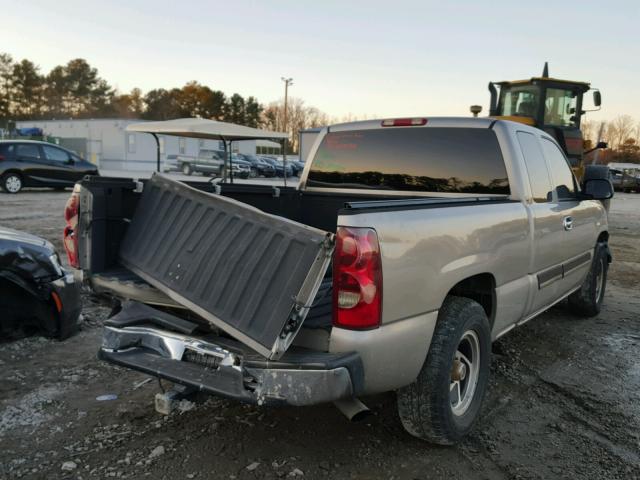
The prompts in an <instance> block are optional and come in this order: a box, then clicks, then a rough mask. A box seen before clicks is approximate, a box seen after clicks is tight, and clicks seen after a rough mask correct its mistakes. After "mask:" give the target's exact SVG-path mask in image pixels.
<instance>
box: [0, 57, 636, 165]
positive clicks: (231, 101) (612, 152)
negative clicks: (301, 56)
mask: <svg viewBox="0 0 640 480" xmlns="http://www.w3.org/2000/svg"><path fill="white" fill-rule="evenodd" d="M109 117H118V118H142V119H145V120H169V119H173V118H183V117H202V118H210V119H214V120H219V121H225V122H231V123H237V124H240V125H246V126H249V127H256V128H265V129H268V130H274V131H284V130H285V125H284V124H285V122H284V102H283V100H282V99H280V100H278V101H275V102H271V103H269V104H267V105H266V106H265V105H263V104H262V103H260V102H259V101H258V99H257V98H255V97H254V96H248V97H246V98H245V97H243V96H242V95H240V94H238V93H234V94H232V95H230V96H229V95H227V94H225V93H224V92H222V91H220V90H215V89H212V88H210V87H208V86H207V85H202V84H200V83H198V82H197V81H191V82H188V83H186V84H185V85H184V86H183V87H182V88H170V89H165V88H155V89H152V90H150V91H148V92H146V93H144V92H142V90H140V89H139V88H133V89H132V90H131V91H130V92H128V93H123V92H118V91H117V90H116V89H114V88H113V87H111V85H110V84H109V83H108V82H107V80H105V79H104V78H102V77H101V76H100V75H99V73H98V70H97V69H96V68H95V67H92V66H91V65H90V64H89V63H88V62H87V61H86V60H84V59H82V58H76V59H73V60H70V61H68V62H67V63H66V64H65V65H58V66H56V67H54V68H52V69H51V71H49V72H48V73H42V72H41V70H40V68H39V67H38V66H37V65H36V64H35V63H34V62H32V61H31V60H28V59H23V60H20V61H16V60H14V59H13V58H12V57H11V55H9V54H7V53H0V128H7V127H8V126H9V123H10V122H15V121H16V120H38V119H47V120H50V119H69V118H109ZM357 119H358V118H357V117H355V116H353V115H351V114H350V115H348V116H346V117H343V118H336V117H330V116H328V115H327V114H326V113H324V112H322V111H320V110H318V109H317V108H315V107H312V106H308V105H306V104H305V102H304V101H303V100H301V99H299V98H289V101H288V104H287V128H286V130H287V131H288V133H289V138H290V143H289V150H290V151H293V152H297V151H298V132H299V131H300V130H304V129H307V128H315V127H320V126H324V125H329V124H332V123H338V122H345V121H347V122H348V121H354V120H357ZM582 130H583V133H584V138H585V140H587V148H589V145H595V143H596V141H597V140H598V134H599V133H600V132H602V135H601V138H600V140H604V141H607V142H608V143H609V149H607V150H606V151H604V152H601V153H600V155H599V159H600V160H599V161H602V162H603V163H608V162H611V161H619V162H633V163H640V122H638V121H636V120H634V119H633V118H632V117H630V116H629V115H620V116H618V117H616V118H614V119H613V120H611V121H608V122H592V121H588V120H585V121H583V123H582Z"/></svg>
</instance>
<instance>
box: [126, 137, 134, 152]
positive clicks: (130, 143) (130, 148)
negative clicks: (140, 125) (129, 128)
mask: <svg viewBox="0 0 640 480" xmlns="http://www.w3.org/2000/svg"><path fill="white" fill-rule="evenodd" d="M127 152H128V153H136V135H135V133H130V134H129V135H127Z"/></svg>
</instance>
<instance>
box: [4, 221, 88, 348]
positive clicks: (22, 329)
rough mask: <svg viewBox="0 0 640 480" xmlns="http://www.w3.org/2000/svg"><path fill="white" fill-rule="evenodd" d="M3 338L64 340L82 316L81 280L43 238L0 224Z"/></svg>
mask: <svg viewBox="0 0 640 480" xmlns="http://www.w3.org/2000/svg"><path fill="white" fill-rule="evenodd" d="M0 299H2V300H1V301H0V337H1V338H7V337H10V336H16V335H21V334H28V333H31V332H32V331H36V330H37V331H40V332H42V333H44V334H45V335H47V336H51V337H57V338H59V339H65V338H67V337H69V336H70V335H71V334H72V333H73V332H74V331H75V329H76V326H77V323H78V318H79V316H80V310H81V302H80V284H79V282H76V280H75V279H74V276H73V274H72V273H71V272H68V271H67V270H65V269H64V268H63V267H62V266H61V263H60V258H59V257H58V254H57V253H56V251H55V249H54V248H53V245H51V243H49V242H48V241H46V240H45V239H43V238H40V237H37V236H35V235H31V234H28V233H24V232H19V231H17V230H11V229H8V228H3V227H0Z"/></svg>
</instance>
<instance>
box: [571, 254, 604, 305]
mask: <svg viewBox="0 0 640 480" xmlns="http://www.w3.org/2000/svg"><path fill="white" fill-rule="evenodd" d="M608 270H609V254H608V252H607V244H606V243H598V244H597V245H596V248H595V251H594V254H593V260H592V262H591V268H590V269H589V273H588V274H587V278H585V279H584V282H583V283H582V286H581V287H580V290H578V291H576V292H574V293H572V294H571V295H569V308H570V309H571V311H572V312H573V313H575V314H577V315H580V316H584V317H593V316H595V315H597V314H598V313H600V308H601V306H602V300H603V299H604V291H605V289H606V286H607V271H608Z"/></svg>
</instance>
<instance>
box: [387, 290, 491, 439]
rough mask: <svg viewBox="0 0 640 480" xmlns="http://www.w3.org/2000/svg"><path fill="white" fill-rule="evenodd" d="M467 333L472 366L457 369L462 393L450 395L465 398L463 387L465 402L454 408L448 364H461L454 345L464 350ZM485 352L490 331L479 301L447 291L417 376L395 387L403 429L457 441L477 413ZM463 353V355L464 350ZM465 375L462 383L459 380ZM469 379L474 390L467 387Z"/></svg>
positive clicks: (486, 365) (485, 371)
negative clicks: (473, 344) (472, 342)
mask: <svg viewBox="0 0 640 480" xmlns="http://www.w3.org/2000/svg"><path fill="white" fill-rule="evenodd" d="M469 332H472V333H469ZM467 335H472V336H473V335H475V337H476V340H477V352H478V354H477V355H476V357H477V358H475V359H473V360H472V363H473V364H474V365H477V368H475V367H473V368H469V369H468V370H469V374H468V375H467V376H466V377H465V375H464V374H462V375H461V377H462V378H461V380H460V381H459V385H460V391H461V392H462V394H461V396H460V397H456V398H457V399H465V397H466V395H465V392H467V393H468V397H466V400H465V402H464V404H466V408H465V409H464V410H460V411H457V412H456V413H454V408H460V407H459V406H458V407H454V405H453V402H452V397H451V391H452V389H451V386H452V385H454V382H453V380H454V377H453V375H454V370H453V369H454V366H455V365H456V364H458V365H460V364H464V365H467V364H466V363H464V362H460V361H457V360H456V355H457V353H458V352H457V351H458V350H459V349H460V350H465V351H466V347H468V346H469V345H467V343H465V342H466V340H463V339H465V338H466V337H467ZM490 355H491V331H490V328H489V321H488V320H487V315H486V313H485V311H484V309H483V308H482V306H481V305H480V304H479V303H477V302H475V301H473V300H471V299H469V298H464V297H454V296H449V297H447V299H446V300H445V302H444V304H443V305H442V308H441V309H440V312H439V314H438V323H437V324H436V328H435V332H434V333H433V338H432V340H431V346H430V347H429V353H428V355H427V359H426V360H425V362H424V365H423V366H422V370H421V371H420V374H419V375H418V378H417V379H416V381H415V382H414V383H412V384H411V385H408V386H406V387H403V388H401V389H400V390H398V414H399V416H400V420H401V422H402V425H403V426H404V428H405V430H406V431H407V432H409V433H410V434H411V435H413V436H416V437H418V438H421V439H424V440H427V441H429V442H432V443H436V444H439V445H453V444H455V443H457V442H459V441H460V440H461V439H462V438H463V437H464V436H465V435H466V434H468V433H469V432H470V431H471V429H472V428H473V425H474V424H475V422H476V420H477V418H478V414H479V412H480V407H481V406H482V400H483V399H484V396H485V393H486V391H487V386H488V384H489V366H490ZM465 356H467V358H468V356H469V355H468V352H467V353H465ZM476 362H477V363H476ZM472 372H475V373H472ZM458 375H460V372H459V371H458ZM465 378H466V381H467V383H466V384H465V385H463V384H464V382H465ZM474 379H475V382H473V383H475V390H468V388H470V386H471V383H470V382H471V381H473V380H474ZM456 388H457V387H456ZM456 388H454V390H456ZM463 406H464V405H463Z"/></svg>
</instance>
